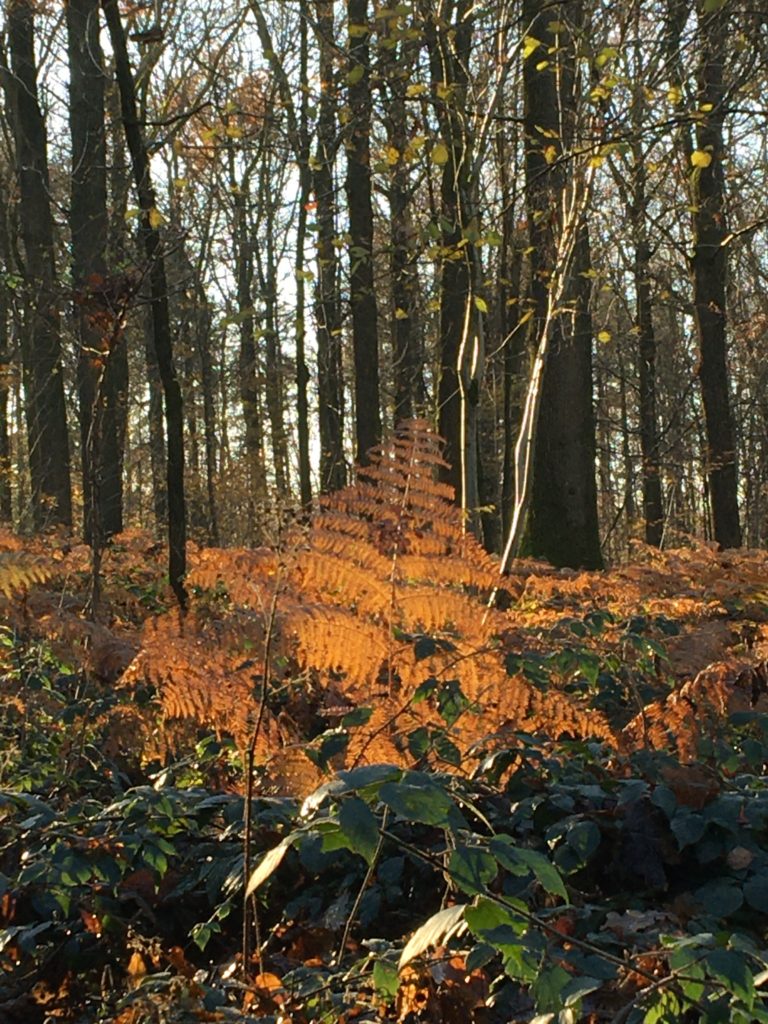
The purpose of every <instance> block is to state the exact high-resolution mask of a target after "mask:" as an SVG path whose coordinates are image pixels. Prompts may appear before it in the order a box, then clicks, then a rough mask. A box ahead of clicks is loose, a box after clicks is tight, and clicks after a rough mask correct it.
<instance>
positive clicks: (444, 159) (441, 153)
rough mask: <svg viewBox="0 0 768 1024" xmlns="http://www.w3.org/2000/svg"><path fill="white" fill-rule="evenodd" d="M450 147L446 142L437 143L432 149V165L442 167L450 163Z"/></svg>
mask: <svg viewBox="0 0 768 1024" xmlns="http://www.w3.org/2000/svg"><path fill="white" fill-rule="evenodd" d="M448 156H449V154H448V147H447V146H446V145H445V143H444V142H436V143H435V145H434V146H433V147H432V163H433V164H438V165H440V166H442V165H443V164H447V163H448Z"/></svg>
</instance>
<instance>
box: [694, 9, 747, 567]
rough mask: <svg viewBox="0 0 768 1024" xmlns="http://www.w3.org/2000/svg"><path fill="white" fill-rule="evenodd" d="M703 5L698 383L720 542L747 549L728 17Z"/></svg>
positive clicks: (697, 174) (697, 171)
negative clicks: (732, 273)
mask: <svg viewBox="0 0 768 1024" xmlns="http://www.w3.org/2000/svg"><path fill="white" fill-rule="evenodd" d="M706 10H707V5H706V3H705V2H704V0H701V2H700V3H699V53H700V64H699V75H698V79H699V81H698V110H699V116H697V118H696V153H695V154H694V155H696V154H701V156H700V157H699V159H700V160H703V161H705V160H706V159H707V158H709V163H708V164H706V165H705V166H702V165H701V164H700V165H699V166H696V165H694V167H693V169H692V171H691V185H692V192H693V200H694V201H693V209H694V213H693V230H694V253H693V260H692V270H693V305H694V312H695V319H696V329H697V332H698V336H699V353H700V363H699V380H700V383H701V395H702V400H703V403H704V416H705V421H706V431H707V477H708V482H709V493H710V502H711V507H712V519H713V527H714V536H715V540H716V541H717V542H718V544H720V545H721V547H724V548H735V547H739V546H740V545H741V526H740V524H739V506H738V475H737V470H736V442H735V437H734V425H733V415H732V411H731V399H730V393H729V381H728V365H727V341H726V276H727V272H728V260H727V254H726V247H725V244H724V240H725V237H726V234H727V226H726V210H725V178H724V174H723V155H724V154H723V120H724V117H725V84H724V77H723V71H724V66H725V62H726V59H727V39H728V23H727V14H726V12H724V11H714V12H712V13H706Z"/></svg>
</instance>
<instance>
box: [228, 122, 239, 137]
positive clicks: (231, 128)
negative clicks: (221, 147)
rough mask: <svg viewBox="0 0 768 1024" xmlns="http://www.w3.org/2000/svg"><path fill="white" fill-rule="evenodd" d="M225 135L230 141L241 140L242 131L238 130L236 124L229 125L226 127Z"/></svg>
mask: <svg viewBox="0 0 768 1024" xmlns="http://www.w3.org/2000/svg"><path fill="white" fill-rule="evenodd" d="M227 135H228V137H229V138H230V139H242V137H243V129H242V128H238V127H237V125H236V124H230V125H228V126H227Z"/></svg>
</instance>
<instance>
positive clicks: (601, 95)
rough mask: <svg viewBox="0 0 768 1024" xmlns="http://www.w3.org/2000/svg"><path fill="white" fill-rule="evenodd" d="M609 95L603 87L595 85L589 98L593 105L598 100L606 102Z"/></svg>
mask: <svg viewBox="0 0 768 1024" xmlns="http://www.w3.org/2000/svg"><path fill="white" fill-rule="evenodd" d="M610 95H611V94H610V92H609V90H608V89H606V88H605V86H604V85H596V86H595V87H594V89H592V90H591V92H590V94H589V98H590V99H591V100H592V102H593V103H596V102H597V101H598V100H607V99H608V97H609V96H610Z"/></svg>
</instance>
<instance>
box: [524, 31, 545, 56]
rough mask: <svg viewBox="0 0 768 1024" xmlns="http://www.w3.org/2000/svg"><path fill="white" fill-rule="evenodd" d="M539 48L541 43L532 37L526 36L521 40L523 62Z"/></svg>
mask: <svg viewBox="0 0 768 1024" xmlns="http://www.w3.org/2000/svg"><path fill="white" fill-rule="evenodd" d="M540 46H541V42H540V40H538V39H535V38H534V37H533V36H526V37H525V39H524V40H523V60H528V58H529V57H530V56H531V54H532V53H535V52H536V50H538V48H539V47H540Z"/></svg>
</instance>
